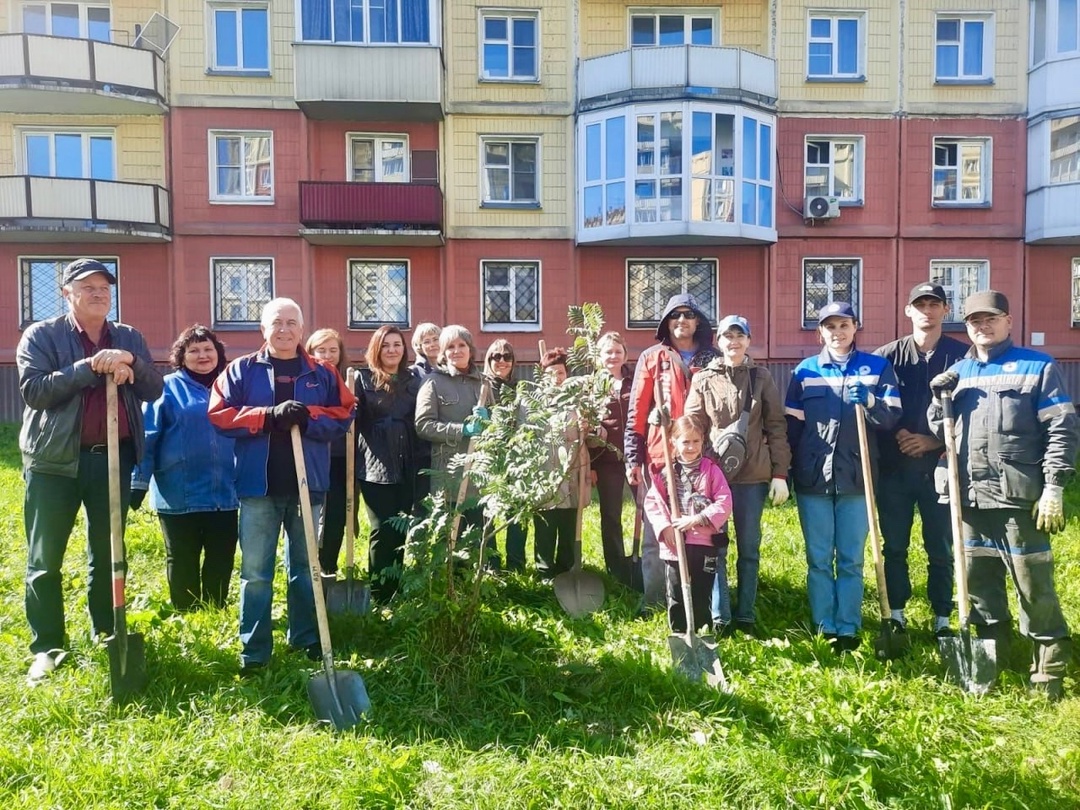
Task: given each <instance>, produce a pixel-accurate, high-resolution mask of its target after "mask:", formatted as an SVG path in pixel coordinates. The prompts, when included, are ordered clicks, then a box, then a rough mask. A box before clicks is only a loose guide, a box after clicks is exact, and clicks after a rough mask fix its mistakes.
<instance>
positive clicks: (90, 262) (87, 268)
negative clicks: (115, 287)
mask: <svg viewBox="0 0 1080 810" xmlns="http://www.w3.org/2000/svg"><path fill="white" fill-rule="evenodd" d="M95 273H101V274H102V275H103V276H105V278H107V279H108V280H109V283H110V284H115V283H116V276H114V275H113V274H112V271H111V270H109V268H108V267H106V266H105V265H103V264H102V263H101V262H99V261H98V260H97V259H76V260H75V261H73V262H72V263H71V264H69V265H68V266H67V267H65V268H64V280H63V284H64V285H65V286H66V285H68V284H70V283H71V282H73V281H78V280H79V279H80V278H86V277H87V276H92V275H94V274H95Z"/></svg>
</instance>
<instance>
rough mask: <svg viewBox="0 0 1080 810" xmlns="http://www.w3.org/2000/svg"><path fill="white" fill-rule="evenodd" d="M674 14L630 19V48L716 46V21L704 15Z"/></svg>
mask: <svg viewBox="0 0 1080 810" xmlns="http://www.w3.org/2000/svg"><path fill="white" fill-rule="evenodd" d="M672 11H673V10H671V9H665V10H663V11H656V12H651V11H635V12H633V13H631V15H630V47H632V48H641V47H650V46H656V45H716V44H717V42H718V41H719V38H718V37H717V36H715V33H714V32H715V31H716V29H718V28H719V26H718V25H717V24H716V18H715V17H714V16H712V15H704V14H700V13H699V14H689V13H688V14H678V13H672Z"/></svg>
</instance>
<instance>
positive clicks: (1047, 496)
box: [1031, 484, 1065, 534]
mask: <svg viewBox="0 0 1080 810" xmlns="http://www.w3.org/2000/svg"><path fill="white" fill-rule="evenodd" d="M1064 495H1065V491H1064V489H1063V488H1062V487H1059V486H1058V485H1057V484H1047V485H1046V486H1045V487H1043V491H1042V496H1041V497H1040V498H1039V502H1038V503H1037V504H1035V506H1034V507H1033V508H1032V510H1031V516H1032V517H1033V518H1035V528H1036V529H1038V530H1039V531H1043V532H1046V533H1048V534H1055V533H1056V532H1060V531H1062V530H1063V529H1064V528H1065V502H1064Z"/></svg>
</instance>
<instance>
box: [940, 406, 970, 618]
mask: <svg viewBox="0 0 1080 810" xmlns="http://www.w3.org/2000/svg"><path fill="white" fill-rule="evenodd" d="M941 411H942V415H943V417H944V419H943V424H942V429H943V430H944V431H945V460H946V463H947V464H948V469H949V525H950V528H951V529H952V541H953V575H954V576H955V577H956V615H957V618H958V619H959V621H960V629H961V630H963V629H964V628H966V627H967V624H968V614H969V611H970V604H969V602H968V581H967V558H966V557H965V556H964V516H963V511H962V507H961V506H960V458H959V455H958V453H957V452H956V417H955V415H954V413H953V401H952V391H942V392H941Z"/></svg>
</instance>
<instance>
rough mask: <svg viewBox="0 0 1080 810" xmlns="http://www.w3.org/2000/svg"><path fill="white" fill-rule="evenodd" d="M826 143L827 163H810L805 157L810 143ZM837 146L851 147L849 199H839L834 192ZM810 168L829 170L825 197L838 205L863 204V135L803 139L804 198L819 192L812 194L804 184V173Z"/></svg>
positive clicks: (808, 136) (864, 160)
mask: <svg viewBox="0 0 1080 810" xmlns="http://www.w3.org/2000/svg"><path fill="white" fill-rule="evenodd" d="M823 141H824V142H827V143H828V144H829V162H828V164H825V163H810V162H809V159H808V158H807V156H806V153H807V151H808V149H809V147H810V143H811V142H815V143H820V142H823ZM837 144H845V145H851V146H852V147H853V159H854V163H855V165H854V167H853V180H852V195H851V196H850V197H841V196H840V195H839V194H838V193H837V192H836V163H835V157H834V156H835V148H834V147H835V146H836V145H837ZM811 166H814V167H825V166H827V167H828V170H829V188H828V191H826V192H825V194H824V196H826V197H836V198H837V199H838V200H839V201H840V205H849V206H860V205H863V204H864V202H865V197H864V195H863V189H864V188H865V170H866V137H865V136H864V135H807V136H806V137H805V138H804V139H803V194H804V196H807V197H808V196H810V195H811V194H818V193H820V192H812V191H810V190H809V188H808V187H807V183H806V171H807V169H808V168H810V167H811Z"/></svg>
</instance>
